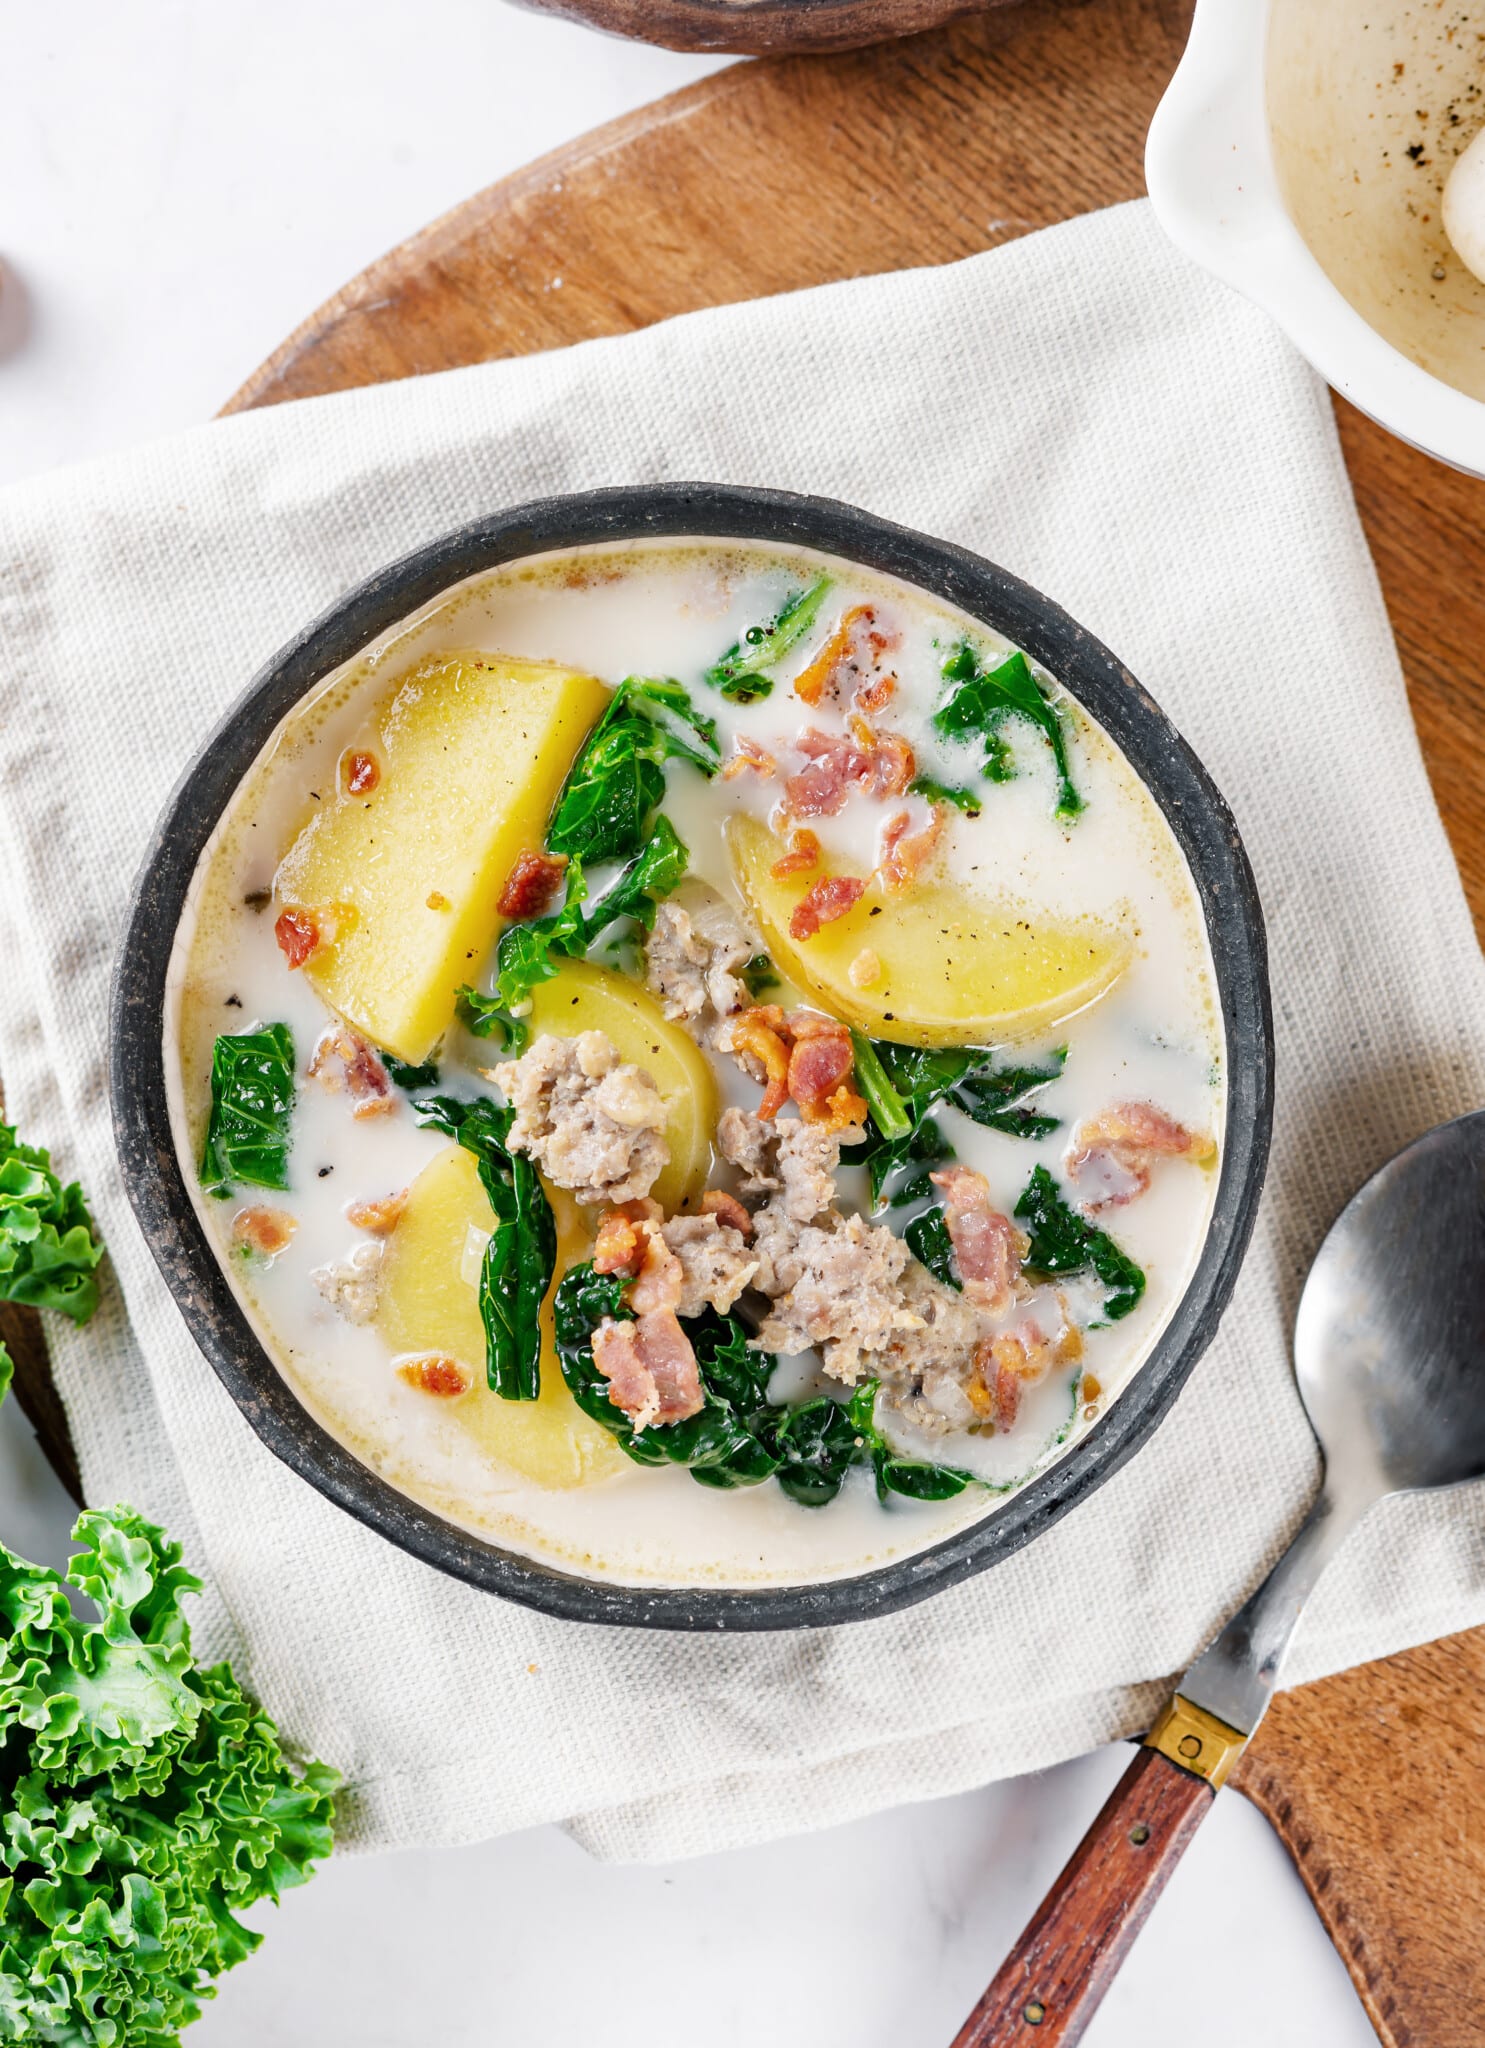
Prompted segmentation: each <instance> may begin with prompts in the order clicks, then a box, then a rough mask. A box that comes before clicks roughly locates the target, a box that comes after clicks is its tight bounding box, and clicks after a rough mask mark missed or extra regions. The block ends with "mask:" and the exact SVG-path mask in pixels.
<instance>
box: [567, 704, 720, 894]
mask: <svg viewBox="0 0 1485 2048" xmlns="http://www.w3.org/2000/svg"><path fill="white" fill-rule="evenodd" d="M669 760H683V761H689V762H690V763H691V765H692V766H693V767H694V768H698V769H699V770H700V771H701V773H702V774H703V775H706V776H711V775H714V774H715V773H716V771H717V769H718V768H719V766H720V765H721V752H720V750H719V748H718V746H717V728H716V723H715V721H714V720H713V719H710V718H705V717H703V716H702V714H701V713H700V712H699V711H697V710H696V709H695V708H694V707H693V705H692V703H691V699H690V697H689V696H688V694H687V692H686V690H685V689H684V688H683V687H682V685H681V684H680V683H675V682H669V681H663V680H660V679H657V678H653V677H648V676H630V677H628V678H627V679H626V680H625V681H624V682H622V683H620V685H619V687H618V688H617V689H616V690H615V691H614V694H613V696H612V697H611V698H610V699H609V702H608V704H607V706H606V707H605V709H604V713H603V716H602V717H601V718H600V719H599V721H598V723H597V725H596V726H594V728H593V730H592V732H591V733H590V734H589V735H588V738H587V740H586V741H585V742H584V744H583V748H582V751H581V752H580V753H579V755H578V757H577V759H576V761H574V763H573V765H572V768H571V770H570V771H569V773H568V777H567V780H566V782H565V783H564V784H563V785H562V791H561V794H560V795H559V796H558V798H557V803H556V808H555V809H554V810H553V812H552V818H551V823H550V824H549V826H548V828H547V845H548V847H549V848H550V849H551V851H552V852H553V853H565V854H567V855H568V856H569V857H570V858H574V859H578V860H585V861H587V862H588V864H589V865H590V866H593V865H595V864H596V863H597V862H599V861H604V860H629V859H632V858H633V856H634V855H635V854H637V853H638V852H639V850H640V848H641V847H642V846H643V845H644V841H645V837H646V835H647V833H648V832H649V829H650V821H651V819H652V818H653V817H654V814H655V812H656V810H657V809H658V808H659V805H660V804H661V802H662V801H663V799H664V796H665V763H666V762H667V761H669Z"/></svg>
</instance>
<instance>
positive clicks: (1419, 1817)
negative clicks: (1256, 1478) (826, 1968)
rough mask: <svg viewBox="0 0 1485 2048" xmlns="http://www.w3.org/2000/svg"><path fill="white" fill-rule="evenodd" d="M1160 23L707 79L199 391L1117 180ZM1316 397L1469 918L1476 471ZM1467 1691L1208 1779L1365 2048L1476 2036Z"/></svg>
mask: <svg viewBox="0 0 1485 2048" xmlns="http://www.w3.org/2000/svg"><path fill="white" fill-rule="evenodd" d="M1188 18H1189V6H1188V5H1187V4H1186V0H1091V4H1089V0H1084V4H1077V0H1061V4H1059V0H1027V4H1024V5H1021V6H1013V7H1006V8H1002V9H999V10H997V11H995V12H992V13H990V14H986V15H983V16H979V17H977V18H975V19H972V20H967V21H962V22H960V23H958V24H957V25H955V26H952V27H949V28H946V29H942V30H939V31H937V32H935V33H934V34H931V35H926V36H921V37H918V38H915V39H914V40H912V41H909V42H904V43H895V44H889V45H885V46H882V47H879V48H877V49H873V50H869V51H859V52H856V53H853V54H849V55H842V56H831V57H791V58H773V59H769V60H766V61H765V62H762V63H758V64H748V65H742V66H738V67H736V68H734V69H732V70H729V71H724V72H721V73H719V74H718V75H716V76H714V77H712V78H708V79H706V80H704V81H703V82H702V83H701V84H699V85H696V86H693V87H691V88H689V89H688V90H687V91H685V92H682V93H678V94H676V95H674V96H673V97H672V98H670V99H667V100H664V101H662V102H660V104H659V105H658V106H654V107H649V108H646V109H644V110H642V111H641V112H640V113H638V114H635V115H632V116H630V117H628V118H627V119H624V120H621V121H617V122H614V123H612V124H611V125H610V126H608V127H606V128H601V129H599V130H597V131H596V132H595V133H593V134H591V135H588V136H586V137H584V138H583V139H582V140H580V141H578V142H575V143H573V144H571V145H569V146H568V147H566V148H564V149H562V150H559V151H557V152H556V153H555V154H554V155H552V156H549V157H546V158H544V159H542V160H541V161H540V162H538V163H536V164H533V165H532V166H530V167H529V168H528V169H527V170H524V171H521V172H519V173H517V175H516V176H514V177H512V178H508V179H506V180H505V181H504V182H502V183H501V184H498V185H495V186H492V187H491V188H490V189H489V190H488V191H486V192H482V193H479V194H477V195H476V196H475V197H474V198H473V199H470V200H468V201H467V202H466V203H465V204H464V205H462V206H460V207H457V208H456V209H455V210H454V211H453V212H452V213H450V214H448V215H446V216H445V217H444V218H443V219H442V220H440V221H437V222H435V223H434V224H433V225H432V226H431V227H429V228H427V229H425V230H424V231H423V233H422V234H420V235H417V236H415V237H414V238H413V240H411V241H410V242H407V243H405V244H403V246H402V247H401V248H399V249H396V250H394V251H393V252H392V254H391V255H389V256H387V257H385V258H384V259H383V260H382V261H381V262H379V263H377V264H374V265H373V266H372V267H371V269H370V270H368V271H366V272H365V273H363V275H362V276H360V277H359V278H357V279H355V280H354V281H353V282H352V283H351V284H349V285H347V286H346V287H345V289H344V290H343V291H341V292H338V293H337V294H336V296H335V297H334V298H333V299H331V300H330V301H329V303H328V304H327V305H325V306H324V307H322V308H321V310H320V311H319V312H318V313H316V314H315V315H314V316H313V317H312V318H311V319H310V320H308V321H306V322H305V324H304V325H303V326H302V327H301V328H300V329H299V330H298V331H297V332H296V333H295V334H293V335H291V336H290V337H289V339H288V340H287V341H286V342H285V343H284V344H283V346H282V347H281V348H280V349H278V350H277V351H276V353H275V354H274V355H273V356H272V357H271V358H270V359H269V361H268V362H266V363H265V364H264V365H263V367H262V368H261V369H260V370H259V371H257V373H256V374H255V375H254V376H253V377H251V378H250V379H249V380H248V382H247V383H246V384H245V385H244V386H243V388H242V390H241V391H240V392H238V394H237V395H236V397H235V398H234V399H233V400H232V401H231V403H230V404H229V405H228V406H227V407H226V410H227V411H228V412H234V411H241V410H244V409H246V408H248V407H251V406H262V405H273V404H277V403H279V402H280V401H282V400H284V399H290V398H301V397H309V396H312V395H315V394H318V393H321V392H328V391H339V390H345V389H347V388H349V387H350V386H353V385H360V384H373V383H378V382H382V381H386V380H389V379H393V378H399V377H407V376H415V375H418V374H419V373H421V372H424V371H430V370H444V369H451V368H454V367H457V366H459V365H462V364H467V363H474V362H482V361H486V360H488V359H490V358H493V357H498V356H515V355H521V354H525V353H527V352H528V351H531V350H534V349H547V348H557V347H561V346H563V345H564V344H566V343H569V342H573V341H578V340H582V339H585V338H586V337H589V336H592V335H599V334H616V333H624V332H627V331H630V330H632V329H635V328H639V327H643V326H646V325H648V324H649V323H650V322H652V321H655V320H660V319H664V318H666V317H667V316H669V315H672V314H676V313H682V312H688V311H691V310H692V309H694V308H696V307H700V306H707V305H718V304H723V303H727V302H730V301H735V300H739V299H745V298H752V297H757V296H760V295H762V294H765V293H770V292H779V291H788V290H792V289H795V288H797V287H800V286H804V285H813V284H819V283H822V282H825V281H828V280H830V279H834V278H839V277H848V276H855V275H859V274H862V273H865V272H870V271H876V270H883V269H892V268H900V267H904V266H907V265H912V264H922V263H938V262H947V261H949V260H951V259H953V258H955V257H958V256H967V255H970V254H973V253H974V252H976V251H978V250H981V249H985V248H987V247H989V246H991V245H992V244H994V243H996V242H1002V241H1009V240H1012V239H1014V238H1015V237H1016V236H1018V235H1022V234H1026V233H1028V232H1029V231H1030V230H1032V229H1034V228H1038V227H1042V226H1046V225H1049V224H1051V223H1053V222H1055V221H1058V220H1063V219H1066V218H1067V217H1068V216H1070V215H1072V214H1077V213H1083V212H1087V211H1089V210H1090V209H1092V208H1095V207H1100V206H1105V205H1109V204H1112V203H1114V202H1116V201H1119V200H1124V199H1131V198H1134V197H1136V196H1138V195H1139V194H1140V193H1141V192H1142V190H1143V177H1142V171H1141V163H1142V156H1143V144H1144V137H1145V131H1146V128H1147V126H1148V124H1149V120H1150V116H1151V114H1152V112H1153V111H1154V107H1155V104H1156V101H1157V100H1158V98H1159V96H1160V93H1161V91H1162V90H1163V88H1164V85H1165V83H1166V80H1167V79H1168V78H1169V76H1170V74H1171V71H1172V70H1173V69H1174V66H1175V63H1176V60H1177V58H1178V56H1179V54H1180V51H1181V48H1182V45H1183V42H1184V38H1185V32H1186V27H1187V22H1188ZM557 276H560V277H561V279H562V281H563V282H562V289H561V290H560V291H552V290H550V289H548V286H549V284H550V281H551V279H552V278H554V277H557ZM1337 410H1338V412H1339V415H1340V427H1341V435H1342V439H1343V442H1344V445H1345V450H1346V456H1347V460H1348V462H1349V464H1350V469H1351V476H1352V481H1353V483H1354V485H1355V489H1356V496H1357V501H1358V504H1359V505H1360V508H1361V516H1362V519H1363V522H1364V524H1365V526H1366V531H1367V535H1368V538H1369V540H1370V543H1371V547H1372V552H1373V554H1374V556H1375V558H1376V562H1377V567H1378V571H1379V573H1380V576H1381V580H1382V586H1383V589H1384V592H1385V594H1386V598H1387V604H1388V608H1389V611H1390V613H1391V616H1392V623H1393V627H1394V629H1395V631H1396V634H1397V639H1398V644H1399V647H1400V649H1401V652H1402V659H1403V666H1404V668H1405V670H1406V673H1407V678H1408V685H1409V689H1410V692H1411V696H1412V704H1413V711H1414V715H1415V717H1416V719H1417V722H1418V727H1419V731H1420V733H1421V735H1422V740H1423V748H1424V753H1425V755H1426V757H1427V761H1428V766H1429V771H1430V774H1431V775H1432V778H1433V784H1434V789H1435V792H1436V794H1437V796H1438V799H1439V802H1440V805H1441V807H1442V809H1443V814H1444V818H1445V821H1446V823H1447V825H1448V828H1449V831H1450V834H1451V837H1452V839H1453V843H1454V848H1455V852H1456V854H1457V856H1458V858H1459V863H1460V867H1461V870H1462V872H1463V876H1464V882H1465V887H1466V890H1467V891H1468V894H1469V899H1470V903H1471V906H1472V908H1473V910H1474V913H1475V919H1476V924H1477V927H1478V926H1479V925H1480V924H1481V922H1482V915H1485V808H1482V807H1481V806H1480V805H1479V804H1478V803H1477V801H1476V779H1477V767H1476V764H1477V761H1478V759H1479V757H1480V751H1481V747H1482V743H1485V678H1482V676H1481V674H1480V673H1479V672H1478V671H1477V668H1476V660H1477V656H1478V651H1479V649H1480V648H1481V647H1485V483H1480V482H1477V481H1475V480H1473V479H1470V478H1466V477H1462V476H1458V475H1455V474H1454V473H1453V472H1451V471H1449V470H1446V469H1444V468H1442V467H1441V466H1439V465H1438V464H1436V463H1433V462H1430V461H1428V460H1427V459H1426V458H1425V457H1423V456H1421V455H1418V454H1416V453H1415V452H1414V451H1413V450H1411V449H1409V448H1405V447H1403V446H1402V445H1401V444H1400V443H1399V442H1397V441H1394V440H1391V439H1389V438H1388V437H1387V436H1386V435H1385V434H1383V433H1382V432H1381V431H1380V430H1379V429H1377V428H1376V427H1374V426H1372V425H1371V424H1370V423H1369V422H1368V421H1366V420H1364V419H1362V418H1361V417H1360V416H1359V415H1358V414H1356V413H1354V412H1352V411H1351V410H1350V409H1349V408H1348V407H1346V406H1344V405H1340V406H1338V408H1337ZM18 1359H19V1361H20V1363H21V1368H22V1370H21V1373H20V1375H19V1377H18V1385H19V1388H20V1392H21V1397H22V1399H23V1401H24V1403H25V1404H26V1405H27V1407H28V1411H29V1412H30V1413H32V1415H33V1417H34V1418H35V1419H36V1421H37V1423H38V1427H39V1429H40V1432H41V1434H42V1436H43V1440H44V1441H45V1442H46V1443H47V1444H48V1446H49V1447H50V1449H51V1451H52V1454H53V1457H54V1460H55V1462H57V1464H58V1466H59V1469H60V1470H62V1471H63V1472H64V1474H66V1473H68V1472H70V1473H71V1477H72V1483H73V1484H74V1487H75V1484H76V1471H75V1465H74V1464H73V1463H72V1461H71V1452H70V1446H69V1445H68V1444H67V1440H66V1425H65V1420H64V1419H63V1417H62V1415H61V1411H60V1408H59V1406H58V1404H57V1403H56V1399H55V1396H54V1395H53V1394H51V1392H50V1388H49V1386H48V1384H47V1382H46V1380H45V1376H44V1355H43V1354H42V1353H41V1352H40V1350H39V1347H37V1346H35V1345H34V1344H33V1343H32V1342H31V1341H30V1340H29V1339H28V1338H27V1337H26V1335H25V1333H24V1332H22V1333H21V1348H20V1349H19V1350H18ZM1482 1701H1485V1629H1482V1630H1474V1631H1471V1632H1469V1633H1467V1634H1464V1635H1458V1636H1454V1637H1451V1638H1449V1639H1447V1640H1446V1641H1443V1642H1439V1643H1433V1644H1430V1645H1428V1646H1427V1647H1425V1648H1423V1649H1420V1650H1415V1651H1412V1652H1410V1653H1408V1654H1407V1655H1405V1656H1401V1657H1392V1658H1388V1659H1386V1660H1384V1661H1382V1662H1380V1663H1376V1664H1371V1665H1367V1666H1364V1667H1362V1668H1361V1669H1359V1670H1356V1671H1352V1672H1348V1673H1346V1674H1344V1675H1343V1676H1341V1677H1339V1678H1334V1679H1327V1680H1325V1681H1323V1682H1322V1683H1320V1684H1318V1685H1312V1686H1306V1687H1302V1688H1300V1689H1299V1690H1297V1691H1295V1692H1291V1693H1288V1694H1285V1695H1283V1696H1282V1697H1281V1698H1280V1699H1279V1700H1278V1701H1277V1702H1276V1703H1275V1705H1274V1707H1273V1709H1272V1711H1271V1713H1270V1715H1269V1717H1268V1719H1267V1720H1266V1721H1265V1723H1264V1725H1263V1727H1262V1729H1261V1731H1260V1733H1259V1736H1258V1738H1257V1740H1256V1741H1255V1743H1254V1745H1253V1748H1252V1750H1251V1751H1250V1753H1249V1754H1248V1756H1247V1758H1246V1759H1245V1760H1244V1762H1243V1764H1242V1766H1241V1769H1240V1771H1239V1773H1238V1775H1237V1777H1236V1779H1235V1782H1236V1784H1237V1785H1238V1787H1239V1789H1240V1790H1241V1791H1242V1792H1243V1793H1245V1794H1246V1796H1247V1797H1248V1798H1249V1799H1251V1800H1252V1801H1253V1802H1254V1803H1255V1804H1256V1805H1257V1806H1258V1807H1259V1808H1260V1809H1261V1810H1262V1811H1263V1812H1264V1813H1265V1814H1266V1815H1267V1816H1268V1817H1269V1819H1270V1820H1271V1821H1272V1823H1273V1825H1274V1826H1275V1828H1276V1829H1277V1830H1278V1832H1279V1834H1280V1835H1281V1836H1282V1838H1283V1840H1284V1841H1285V1843H1286V1844H1287V1846H1288V1848H1289V1850H1290V1852H1291V1854H1292V1855H1293V1856H1294V1859H1295V1861H1296V1863H1297V1864H1298V1867H1299V1869H1300V1872H1301V1874H1302V1876H1303V1878H1304V1881H1305V1883H1306V1885H1307V1886H1308V1888H1309V1891H1310V1894H1311V1896H1312V1897H1313V1899H1314V1901H1315V1905H1316V1907H1317V1909H1318V1910H1319V1912H1320V1915H1321V1917H1322V1919H1323V1920H1324V1922H1325V1924H1326V1926H1327V1928H1328V1929H1329V1931H1330V1933H1331V1935H1332V1937H1333V1938H1334V1940H1335V1942H1336V1945H1337V1947H1338V1948H1339V1950H1340V1952H1341V1954H1342V1956H1343V1957H1344V1959H1345V1961H1346V1965H1347V1967H1348V1968H1349V1970H1350V1972H1351V1975H1352V1977H1353V1978H1354V1980H1355V1982H1356V1986H1357V1989H1358V1991H1359V1992H1360V1994H1361V1997H1362V1999H1363V2000H1364V2001H1365V2004H1366V2007H1367V2010H1368V2012H1369V2013H1370V2015H1371V2017H1372V2020H1373V2022H1374V2024H1375V2025H1376V2028H1377V2032H1378V2034H1379V2035H1380V2037H1381V2038H1382V2040H1383V2041H1384V2042H1387V2043H1389V2044H1391V2048H1479V2044H1480V2043H1481V2042H1485V1940H1482V1932H1485V1705H1482ZM994 1960H995V1959H994V1958H990V1957H987V1958H986V1962H987V1968H988V1966H989V1965H990V1964H991V1963H993V1961H994Z"/></svg>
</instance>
